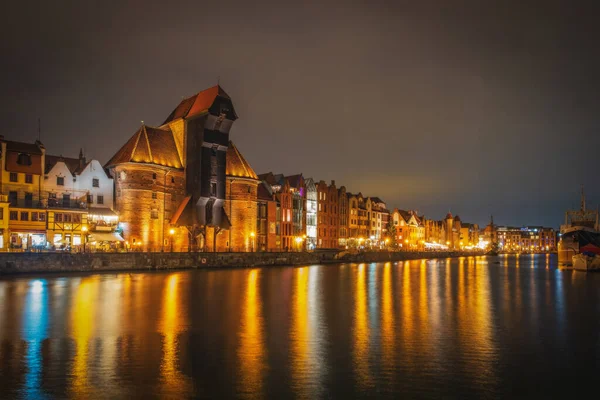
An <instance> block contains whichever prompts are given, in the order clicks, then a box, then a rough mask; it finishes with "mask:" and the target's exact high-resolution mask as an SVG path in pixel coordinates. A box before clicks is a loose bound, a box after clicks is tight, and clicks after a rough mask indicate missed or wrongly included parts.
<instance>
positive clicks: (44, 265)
mask: <svg viewBox="0 0 600 400" xmlns="http://www.w3.org/2000/svg"><path fill="white" fill-rule="evenodd" d="M465 255H474V254H467V253H457V252H452V253H450V252H435V253H434V252H385V251H382V252H364V253H358V254H350V253H347V252H341V253H338V252H335V251H322V252H321V251H319V252H298V253H86V254H81V253H76V254H69V253H0V275H12V274H21V273H46V272H104V271H153V270H169V269H194V268H228V267H230V268H242V267H267V266H277V265H279V266H282V265H315V264H328V263H363V262H386V261H403V260H412V259H420V258H446V257H457V256H465Z"/></svg>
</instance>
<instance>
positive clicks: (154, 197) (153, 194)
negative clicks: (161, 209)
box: [152, 192, 158, 200]
mask: <svg viewBox="0 0 600 400" xmlns="http://www.w3.org/2000/svg"><path fill="white" fill-rule="evenodd" d="M152 198H153V199H154V200H156V199H157V198H158V195H157V194H156V192H152Z"/></svg>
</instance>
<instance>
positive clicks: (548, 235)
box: [496, 226, 556, 252]
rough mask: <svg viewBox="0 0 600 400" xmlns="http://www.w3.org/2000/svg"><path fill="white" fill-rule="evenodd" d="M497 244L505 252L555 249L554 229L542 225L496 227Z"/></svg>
mask: <svg viewBox="0 0 600 400" xmlns="http://www.w3.org/2000/svg"><path fill="white" fill-rule="evenodd" d="M496 232H497V237H498V245H499V246H500V249H501V250H503V251H506V252H543V251H553V250H555V249H556V231H555V230H554V229H553V228H547V227H543V226H529V227H520V228H519V227H512V226H499V227H496Z"/></svg>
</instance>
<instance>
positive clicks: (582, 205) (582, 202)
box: [581, 185, 585, 211]
mask: <svg viewBox="0 0 600 400" xmlns="http://www.w3.org/2000/svg"><path fill="white" fill-rule="evenodd" d="M581 211H585V193H584V192H583V185H581Z"/></svg>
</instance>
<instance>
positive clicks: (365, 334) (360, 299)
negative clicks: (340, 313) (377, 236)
mask: <svg viewBox="0 0 600 400" xmlns="http://www.w3.org/2000/svg"><path fill="white" fill-rule="evenodd" d="M365 270H366V265H365V264H360V265H359V266H358V267H357V272H356V282H355V284H354V285H355V286H354V287H355V293H356V295H355V300H354V302H355V305H354V330H353V332H354V334H353V336H354V369H355V373H356V375H357V380H358V382H359V384H360V385H361V386H367V387H368V386H369V385H370V381H371V378H370V373H369V320H368V317H369V311H368V309H367V290H366V285H367V282H366V271H365Z"/></svg>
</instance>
